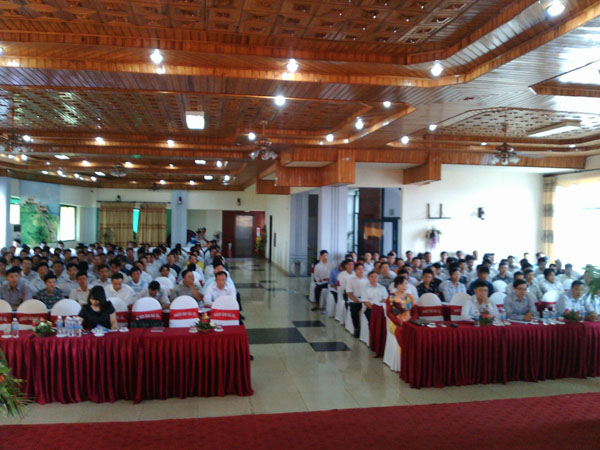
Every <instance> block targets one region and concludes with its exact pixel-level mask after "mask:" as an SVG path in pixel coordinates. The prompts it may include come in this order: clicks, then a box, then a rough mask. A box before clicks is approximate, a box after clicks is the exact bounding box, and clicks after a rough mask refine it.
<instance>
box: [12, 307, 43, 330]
mask: <svg viewBox="0 0 600 450" xmlns="http://www.w3.org/2000/svg"><path fill="white" fill-rule="evenodd" d="M39 319H48V308H46V305H44V303H42V302H41V301H39V300H25V301H24V302H23V303H21V304H20V305H19V307H18V308H17V320H18V321H19V329H20V330H31V329H32V328H33V326H32V324H33V321H34V320H39Z"/></svg>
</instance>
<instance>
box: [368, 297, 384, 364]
mask: <svg viewBox="0 0 600 450" xmlns="http://www.w3.org/2000/svg"><path fill="white" fill-rule="evenodd" d="M386 336H387V330H386V329H385V307H381V306H379V305H374V306H373V308H372V309H371V319H370V320H369V344H370V347H371V350H373V351H374V352H375V357H376V358H381V357H382V356H383V351H384V350H385V338H386Z"/></svg>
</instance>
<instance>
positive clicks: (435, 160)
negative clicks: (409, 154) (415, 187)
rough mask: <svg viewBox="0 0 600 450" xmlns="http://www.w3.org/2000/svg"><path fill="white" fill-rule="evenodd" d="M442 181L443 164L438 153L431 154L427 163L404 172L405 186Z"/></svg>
mask: <svg viewBox="0 0 600 450" xmlns="http://www.w3.org/2000/svg"><path fill="white" fill-rule="evenodd" d="M441 179H442V163H441V157H440V155H439V154H438V153H430V154H429V156H428V158H427V163H425V164H423V165H421V166H417V167H411V168H410V169H405V170H404V184H428V183H431V182H433V181H440V180H441Z"/></svg>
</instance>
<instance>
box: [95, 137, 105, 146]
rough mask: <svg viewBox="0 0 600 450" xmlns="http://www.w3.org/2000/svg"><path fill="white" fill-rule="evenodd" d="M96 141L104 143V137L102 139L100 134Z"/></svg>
mask: <svg viewBox="0 0 600 450" xmlns="http://www.w3.org/2000/svg"><path fill="white" fill-rule="evenodd" d="M96 143H98V144H104V139H102V138H101V137H100V136H96Z"/></svg>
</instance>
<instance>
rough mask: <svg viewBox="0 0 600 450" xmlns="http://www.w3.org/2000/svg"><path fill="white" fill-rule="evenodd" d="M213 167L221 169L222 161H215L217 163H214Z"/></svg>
mask: <svg viewBox="0 0 600 450" xmlns="http://www.w3.org/2000/svg"><path fill="white" fill-rule="evenodd" d="M215 165H216V166H217V167H218V168H221V167H223V161H217V162H216V163H215Z"/></svg>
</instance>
